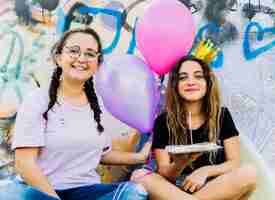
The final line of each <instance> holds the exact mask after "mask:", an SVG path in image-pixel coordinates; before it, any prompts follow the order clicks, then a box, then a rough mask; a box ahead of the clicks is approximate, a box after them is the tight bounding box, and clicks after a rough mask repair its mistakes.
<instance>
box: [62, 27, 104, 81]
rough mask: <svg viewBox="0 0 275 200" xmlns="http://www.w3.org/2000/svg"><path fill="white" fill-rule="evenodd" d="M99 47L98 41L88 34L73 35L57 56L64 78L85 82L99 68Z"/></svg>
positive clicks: (78, 33)
mask: <svg viewBox="0 0 275 200" xmlns="http://www.w3.org/2000/svg"><path fill="white" fill-rule="evenodd" d="M98 49H99V46H98V42H97V41H96V39H95V38H94V37H93V36H92V35H89V34H87V33H81V32H77V33H73V34H71V35H70V36H69V37H68V38H67V39H66V41H65V44H64V46H63V49H62V51H61V53H60V54H58V55H57V61H58V64H59V66H60V67H61V68H62V78H63V79H67V80H74V81H80V82H85V81H87V80H88V79H89V78H90V77H91V76H92V75H93V74H94V73H95V72H96V70H97V68H98V64H99V63H98V57H99V56H100V53H99V52H98Z"/></svg>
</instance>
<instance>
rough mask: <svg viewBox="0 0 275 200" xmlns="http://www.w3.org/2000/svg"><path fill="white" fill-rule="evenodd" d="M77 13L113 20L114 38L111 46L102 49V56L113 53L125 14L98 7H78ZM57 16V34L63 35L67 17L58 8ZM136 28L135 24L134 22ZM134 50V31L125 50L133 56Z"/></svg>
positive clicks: (118, 39) (119, 36) (119, 37)
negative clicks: (111, 18) (101, 15)
mask: <svg viewBox="0 0 275 200" xmlns="http://www.w3.org/2000/svg"><path fill="white" fill-rule="evenodd" d="M77 10H78V12H79V13H80V14H82V15H85V14H93V15H98V14H105V15H109V16H112V17H114V18H115V21H116V25H115V30H114V31H115V36H114V39H113V41H112V42H111V44H109V45H108V46H107V47H104V48H103V53H104V54H110V53H112V52H113V50H114V49H115V48H116V47H117V45H118V43H119V41H120V39H121V31H122V28H123V25H124V20H125V16H124V15H125V13H123V12H121V11H118V10H114V9H108V8H99V7H88V6H80V7H79V8H77ZM57 15H58V22H57V26H56V28H57V32H58V33H59V34H61V33H63V32H64V31H65V30H64V27H65V24H66V19H67V16H66V15H65V13H64V11H63V10H62V9H61V8H60V9H58V12H57ZM135 26H136V22H135ZM135 49H136V36H135V30H133V31H132V38H131V40H130V43H129V47H128V50H127V53H128V54H133V53H134V51H135Z"/></svg>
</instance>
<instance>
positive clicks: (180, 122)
mask: <svg viewBox="0 0 275 200" xmlns="http://www.w3.org/2000/svg"><path fill="white" fill-rule="evenodd" d="M186 61H194V62H196V63H198V64H199V65H200V66H201V67H202V70H203V74H204V77H205V80H206V85H207V90H206V94H205V96H204V97H203V104H202V109H203V110H202V112H203V113H204V115H205V117H206V126H207V127H206V128H207V129H208V138H209V141H210V142H217V140H218V134H219V130H220V123H219V118H220V113H221V107H220V92H219V87H218V81H217V78H216V77H215V75H214V73H213V71H212V69H211V68H210V67H209V66H208V65H207V64H206V63H205V62H203V61H202V60H200V59H197V58H195V57H193V56H185V57H183V58H181V59H180V60H179V61H178V62H177V63H176V64H175V66H174V68H173V69H172V71H171V72H170V74H169V80H168V85H167V90H166V105H165V109H166V111H167V122H166V123H167V126H168V130H169V144H187V142H188V135H187V127H188V126H187V119H186V116H187V113H186V112H187V109H186V107H185V105H184V103H183V99H182V97H181V96H180V95H179V93H178V88H177V85H178V82H179V76H178V73H179V70H180V67H181V65H182V63H184V62H186ZM182 133H183V134H182Z"/></svg>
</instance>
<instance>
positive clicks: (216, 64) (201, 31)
mask: <svg viewBox="0 0 275 200" xmlns="http://www.w3.org/2000/svg"><path fill="white" fill-rule="evenodd" d="M208 30H211V31H214V32H216V33H219V32H220V27H219V26H218V25H216V24H214V23H208V24H206V25H204V26H203V27H201V28H200V29H199V31H198V33H197V35H196V38H195V43H198V41H200V40H202V39H205V38H204V33H205V32H207V31H208ZM223 61H224V55H223V52H222V51H220V52H219V53H218V55H217V57H216V59H215V60H214V61H212V62H211V63H210V65H211V67H213V68H216V69H217V68H221V67H222V66H223Z"/></svg>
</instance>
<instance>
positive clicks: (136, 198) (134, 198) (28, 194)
mask: <svg viewBox="0 0 275 200" xmlns="http://www.w3.org/2000/svg"><path fill="white" fill-rule="evenodd" d="M56 192H57V194H58V195H59V196H60V198H61V199H62V200H146V199H147V198H148V194H147V192H146V191H145V190H144V188H143V187H140V186H139V185H137V184H135V183H132V182H123V183H117V184H94V185H90V186H83V187H77V188H72V189H67V190H57V191H56ZM0 199H1V200H2V199H3V200H57V198H55V197H51V196H49V195H47V194H45V193H43V192H40V191H39V190H37V189H35V188H33V187H31V186H29V185H26V184H24V183H21V182H18V181H14V182H12V183H9V184H8V185H6V186H0Z"/></svg>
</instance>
